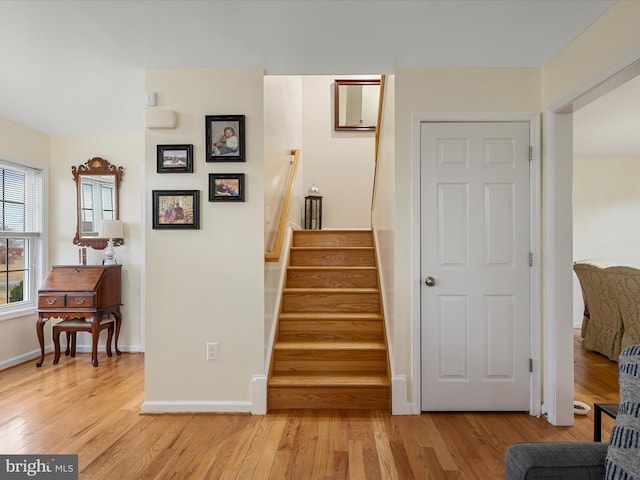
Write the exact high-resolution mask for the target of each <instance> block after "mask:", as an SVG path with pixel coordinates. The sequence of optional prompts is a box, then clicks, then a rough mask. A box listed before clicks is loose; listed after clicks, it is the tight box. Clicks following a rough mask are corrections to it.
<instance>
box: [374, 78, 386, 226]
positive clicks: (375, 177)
mask: <svg viewBox="0 0 640 480" xmlns="http://www.w3.org/2000/svg"><path fill="white" fill-rule="evenodd" d="M385 78H386V77H385V76H384V75H382V76H381V77H380V98H379V100H378V123H377V125H376V136H375V151H374V160H373V162H374V169H373V187H372V188H371V226H372V227H373V203H374V201H375V198H376V179H377V178H378V148H379V146H380V126H381V125H382V104H383V103H384V87H385Z"/></svg>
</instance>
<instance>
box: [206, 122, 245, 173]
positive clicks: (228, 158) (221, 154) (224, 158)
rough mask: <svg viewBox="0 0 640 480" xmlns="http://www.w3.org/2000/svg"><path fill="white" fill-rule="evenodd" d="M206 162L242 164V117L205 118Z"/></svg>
mask: <svg viewBox="0 0 640 480" xmlns="http://www.w3.org/2000/svg"><path fill="white" fill-rule="evenodd" d="M205 131H206V137H207V138H206V145H207V147H206V148H207V154H206V160H207V162H244V161H245V152H244V115H207V116H206V117H205Z"/></svg>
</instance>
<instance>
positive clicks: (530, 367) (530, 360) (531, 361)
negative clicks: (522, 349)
mask: <svg viewBox="0 0 640 480" xmlns="http://www.w3.org/2000/svg"><path fill="white" fill-rule="evenodd" d="M529 373H533V358H530V359H529Z"/></svg>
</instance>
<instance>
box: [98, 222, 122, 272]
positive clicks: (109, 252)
mask: <svg viewBox="0 0 640 480" xmlns="http://www.w3.org/2000/svg"><path fill="white" fill-rule="evenodd" d="M99 236H100V238H107V239H108V240H107V248H105V249H104V260H103V262H102V263H103V265H115V264H116V263H117V262H116V251H115V250H114V248H113V239H114V238H123V237H124V224H123V223H122V222H121V221H120V220H102V222H100V233H99Z"/></svg>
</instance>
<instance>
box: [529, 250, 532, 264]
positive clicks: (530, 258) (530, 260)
mask: <svg viewBox="0 0 640 480" xmlns="http://www.w3.org/2000/svg"><path fill="white" fill-rule="evenodd" d="M529 266H530V267H533V252H529Z"/></svg>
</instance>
